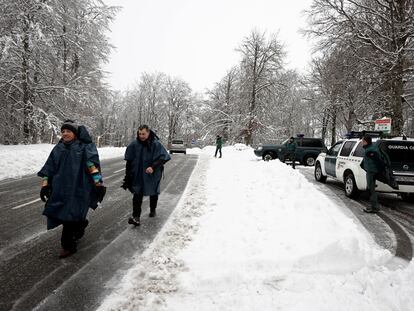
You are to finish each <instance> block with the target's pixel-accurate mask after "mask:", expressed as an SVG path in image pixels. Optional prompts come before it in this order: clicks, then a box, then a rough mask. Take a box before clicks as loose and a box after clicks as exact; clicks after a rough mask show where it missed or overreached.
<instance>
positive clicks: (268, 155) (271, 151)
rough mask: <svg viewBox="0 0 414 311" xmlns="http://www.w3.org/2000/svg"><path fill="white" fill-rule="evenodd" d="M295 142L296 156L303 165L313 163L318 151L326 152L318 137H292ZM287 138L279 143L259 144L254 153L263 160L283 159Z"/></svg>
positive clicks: (311, 164)
mask: <svg viewBox="0 0 414 311" xmlns="http://www.w3.org/2000/svg"><path fill="white" fill-rule="evenodd" d="M294 140H295V142H296V144H297V148H296V158H295V160H296V161H298V162H299V163H300V164H303V165H305V166H313V165H315V159H316V158H317V157H318V155H319V153H321V152H326V150H327V148H326V146H325V144H324V142H323V140H322V139H320V138H309V137H294ZM287 141H288V139H286V140H285V141H283V142H282V143H281V144H274V145H273V144H267V145H262V146H259V147H258V148H256V149H255V150H254V154H255V155H256V156H258V157H261V158H262V159H263V160H265V161H269V160H273V159H277V158H281V160H283V154H284V153H285V151H286V146H285V144H286V142H287Z"/></svg>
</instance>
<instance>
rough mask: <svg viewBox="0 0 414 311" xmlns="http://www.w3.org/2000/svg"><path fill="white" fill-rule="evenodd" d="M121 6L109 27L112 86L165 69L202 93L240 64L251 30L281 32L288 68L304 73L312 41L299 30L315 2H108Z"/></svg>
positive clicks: (127, 84) (119, 87)
mask: <svg viewBox="0 0 414 311" xmlns="http://www.w3.org/2000/svg"><path fill="white" fill-rule="evenodd" d="M105 2H106V3H108V4H111V5H120V6H122V7H123V8H122V10H121V11H120V12H119V13H118V15H117V17H116V20H115V21H114V23H112V25H111V33H110V34H109V36H110V39H111V43H112V44H113V45H114V46H115V47H116V50H115V51H113V52H112V54H111V57H110V61H109V63H108V64H107V65H106V66H105V67H104V68H105V70H107V71H108V72H109V73H110V76H109V80H108V82H109V83H110V84H111V85H112V87H113V88H114V89H117V90H126V89H127V88H128V87H131V86H132V84H133V83H134V81H137V80H138V79H139V77H140V75H141V73H142V72H155V71H158V72H164V73H166V74H169V75H173V76H178V77H181V78H183V79H184V80H185V81H187V82H188V83H189V84H190V86H191V87H192V89H193V90H194V91H198V92H202V91H204V90H205V89H206V88H211V87H212V86H213V85H214V83H215V82H218V81H219V80H220V79H221V78H222V77H223V76H224V75H225V74H226V71H227V70H228V69H230V68H231V67H232V66H234V65H237V64H238V62H239V60H240V55H239V53H238V52H237V51H235V49H236V48H237V47H238V46H239V45H240V43H241V42H242V40H243V39H244V38H245V37H246V36H248V35H249V34H250V32H251V31H252V30H253V29H258V30H259V31H266V32H267V33H268V34H271V33H279V36H278V38H279V39H280V41H281V42H282V43H283V44H284V45H285V49H286V52H287V54H288V55H287V62H288V68H297V69H298V70H299V71H303V70H304V68H305V67H306V65H307V63H308V61H309V60H310V45H309V43H308V42H307V41H306V38H304V37H302V35H300V34H299V33H298V29H299V28H300V27H303V26H305V16H304V15H303V13H302V11H303V10H304V9H306V8H308V7H309V6H310V4H311V2H312V0H294V1H293V0H292V1H288V0H254V1H253V0H105Z"/></svg>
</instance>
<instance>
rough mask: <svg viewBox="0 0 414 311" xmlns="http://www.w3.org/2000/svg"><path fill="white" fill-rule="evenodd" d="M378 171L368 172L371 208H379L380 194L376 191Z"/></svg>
mask: <svg viewBox="0 0 414 311" xmlns="http://www.w3.org/2000/svg"><path fill="white" fill-rule="evenodd" d="M375 175H376V173H371V172H367V188H368V192H369V202H370V203H371V208H372V209H374V210H378V209H379V206H378V194H377V193H376V192H375V182H376V178H375Z"/></svg>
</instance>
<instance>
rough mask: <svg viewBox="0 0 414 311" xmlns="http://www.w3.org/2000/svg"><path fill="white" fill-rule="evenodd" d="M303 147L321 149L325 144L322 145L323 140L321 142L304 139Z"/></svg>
mask: <svg viewBox="0 0 414 311" xmlns="http://www.w3.org/2000/svg"><path fill="white" fill-rule="evenodd" d="M302 146H303V147H318V148H321V147H323V144H322V140H320V139H309V138H304V139H303V140H302Z"/></svg>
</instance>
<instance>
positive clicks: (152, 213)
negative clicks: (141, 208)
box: [149, 207, 157, 217]
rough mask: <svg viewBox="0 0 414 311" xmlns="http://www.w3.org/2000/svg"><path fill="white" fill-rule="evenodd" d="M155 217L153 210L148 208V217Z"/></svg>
mask: <svg viewBox="0 0 414 311" xmlns="http://www.w3.org/2000/svg"><path fill="white" fill-rule="evenodd" d="M155 215H157V213H156V212H155V208H152V207H151V208H150V213H149V217H155Z"/></svg>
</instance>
